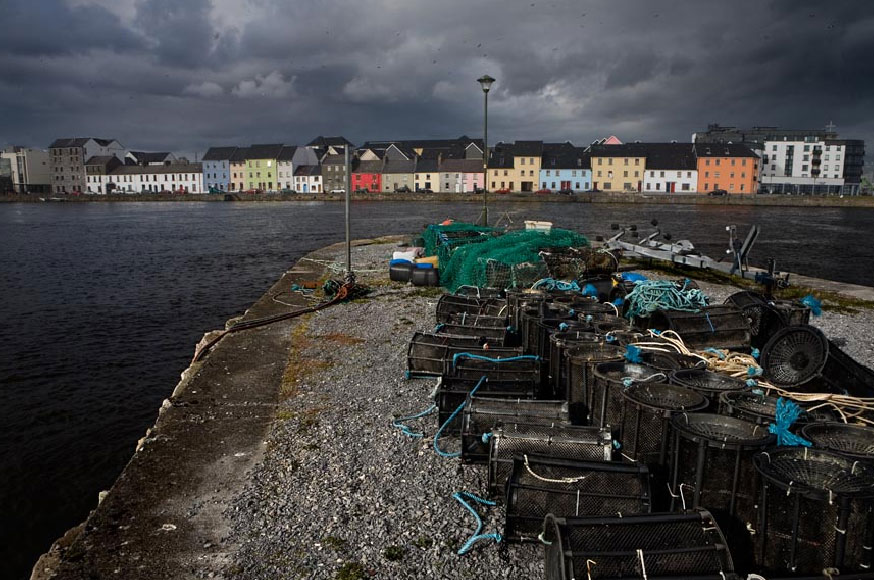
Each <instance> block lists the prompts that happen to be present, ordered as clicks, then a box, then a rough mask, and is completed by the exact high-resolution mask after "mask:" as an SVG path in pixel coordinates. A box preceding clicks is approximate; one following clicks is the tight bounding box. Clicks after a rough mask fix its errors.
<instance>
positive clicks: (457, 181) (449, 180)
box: [440, 159, 483, 193]
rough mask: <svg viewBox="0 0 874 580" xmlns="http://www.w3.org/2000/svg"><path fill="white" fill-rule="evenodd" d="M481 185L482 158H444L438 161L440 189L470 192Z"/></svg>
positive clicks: (453, 191) (452, 191)
mask: <svg viewBox="0 0 874 580" xmlns="http://www.w3.org/2000/svg"><path fill="white" fill-rule="evenodd" d="M482 186H483V162H482V159H444V160H442V161H441V162H440V191H443V192H448V193H470V192H473V191H476V190H477V189H480V188H482Z"/></svg>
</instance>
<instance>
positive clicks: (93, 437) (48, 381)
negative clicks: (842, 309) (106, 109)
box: [0, 202, 874, 578]
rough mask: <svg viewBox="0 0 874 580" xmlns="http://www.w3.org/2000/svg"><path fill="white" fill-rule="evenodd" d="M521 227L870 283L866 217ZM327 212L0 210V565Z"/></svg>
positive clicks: (104, 475)
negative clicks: (661, 239)
mask: <svg viewBox="0 0 874 580" xmlns="http://www.w3.org/2000/svg"><path fill="white" fill-rule="evenodd" d="M478 215H479V207H478V206H477V205H474V204H411V203H391V202H371V203H368V202H358V203H355V204H354V205H353V225H352V235H353V237H355V238H363V237H374V236H379V235H383V234H394V233H405V232H409V233H413V232H416V231H419V230H420V229H421V228H422V227H423V226H424V225H425V224H427V223H432V222H434V221H441V220H443V219H445V218H447V217H453V218H456V219H462V220H468V221H472V220H474V219H476V217H477V216H478ZM491 217H492V220H494V219H496V218H498V217H501V218H503V220H504V223H506V221H507V219H510V220H512V221H513V222H514V223H515V225H517V226H521V222H522V221H523V220H525V219H537V220H549V221H553V222H554V223H555V224H556V226H558V227H568V228H572V229H576V230H579V231H582V232H584V233H586V234H589V235H595V234H598V233H600V234H609V233H610V230H609V224H610V223H614V222H615V223H621V224H632V223H634V224H637V225H638V226H639V228H640V229H641V231H645V230H646V229H647V228H648V227H649V226H648V222H649V220H650V219H653V218H655V219H658V220H659V222H660V225H661V226H662V228H663V229H664V230H665V231H669V232H671V233H672V234H673V236H674V239H678V238H680V237H688V238H689V239H691V240H692V241H693V242H694V243H695V244H696V245H697V246H698V247H699V248H701V249H702V250H703V251H705V252H707V253H709V254H710V255H711V256H713V257H718V256H720V255H721V254H722V253H724V250H725V248H726V246H727V239H728V237H727V233H726V231H725V226H726V225H729V224H733V225H737V226H738V229H739V231H740V232H741V234H744V233H745V232H746V229H747V228H748V227H749V225H750V224H752V223H757V224H759V226H760V227H761V228H762V234H761V237H760V239H759V242H758V243H757V245H756V247H755V249H754V251H753V261H754V262H757V263H758V265H763V263H764V259H765V258H766V257H768V256H774V257H776V258H777V259H778V266H779V267H780V268H781V269H785V270H790V271H795V272H798V273H802V274H806V275H810V276H817V277H822V278H829V279H834V280H840V281H845V282H851V283H856V284H863V285H872V286H874V271H872V270H871V268H870V264H872V263H874V246H872V245H871V244H870V242H869V240H868V239H867V237H868V236H867V234H868V231H869V229H870V226H871V225H872V223H874V209H840V208H756V207H750V206H732V207H721V206H630V205H628V206H625V205H588V204H550V203H524V204H502V203H497V204H493V205H492V207H491ZM342 219H343V206H342V205H341V204H337V203H318V202H313V203H265V204H257V203H95V204H86V203H83V204H0V264H2V266H0V320H2V324H0V505H2V506H4V507H3V509H4V517H3V525H2V526H0V561H2V562H4V574H3V576H4V577H10V578H24V577H26V576H27V575H28V574H29V571H30V568H31V566H32V564H33V562H34V560H35V559H36V557H37V556H38V555H39V554H40V553H41V552H43V551H45V550H46V549H47V548H48V546H49V544H50V543H51V541H53V540H54V539H56V538H57V537H58V536H60V535H61V534H62V533H63V532H64V531H65V530H67V529H68V528H70V527H71V526H73V525H75V524H77V523H79V522H80V521H82V519H83V518H84V517H85V516H86V515H87V513H88V511H89V510H90V509H92V508H93V507H94V505H95V504H96V500H97V493H98V492H99V491H100V490H103V489H107V488H108V487H109V486H110V485H111V484H112V482H113V480H114V479H115V478H116V477H117V476H118V474H119V473H120V471H121V469H122V468H123V467H124V464H125V463H126V461H127V460H128V459H129V457H130V455H131V454H132V452H133V448H134V445H135V443H136V440H137V439H138V438H139V437H141V436H142V435H143V433H144V431H145V429H146V428H148V426H149V425H151V423H152V422H153V421H154V419H155V416H156V413H157V408H158V406H159V405H160V403H161V401H162V400H163V399H165V398H166V397H168V396H169V395H170V393H171V391H172V389H173V387H174V386H175V384H176V382H177V381H178V378H179V374H180V373H181V372H182V371H183V370H184V369H185V367H186V366H187V364H188V362H189V360H190V358H191V355H192V352H193V348H194V344H195V343H196V342H197V340H199V338H200V337H201V336H202V334H203V333H204V332H206V331H208V330H211V329H214V328H219V327H221V326H222V325H223V323H224V321H225V320H227V319H228V318H230V317H232V316H234V315H236V314H238V313H240V312H241V311H242V310H244V309H245V308H246V307H248V306H249V305H250V304H251V303H252V302H253V301H254V300H255V299H257V298H258V297H259V296H260V295H261V294H262V293H263V292H264V291H265V290H266V289H267V288H268V287H269V285H270V284H271V283H273V282H274V281H275V280H276V279H277V278H278V277H279V275H280V273H281V272H282V271H284V270H285V269H286V268H288V267H290V266H291V265H292V264H293V263H294V261H295V260H296V259H297V258H299V257H300V256H302V255H303V254H305V253H307V252H309V251H312V250H314V249H316V248H319V247H322V246H325V245H327V244H330V243H333V242H337V241H340V240H341V239H342V237H343V224H342Z"/></svg>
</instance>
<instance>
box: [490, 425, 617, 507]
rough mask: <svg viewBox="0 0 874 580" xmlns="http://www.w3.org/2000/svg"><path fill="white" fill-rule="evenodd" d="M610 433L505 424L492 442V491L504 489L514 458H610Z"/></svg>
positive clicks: (593, 430)
mask: <svg viewBox="0 0 874 580" xmlns="http://www.w3.org/2000/svg"><path fill="white" fill-rule="evenodd" d="M611 444H612V440H611V438H610V432H609V431H607V430H605V429H598V428H596V427H568V426H554V427H547V426H540V425H504V426H503V427H499V428H498V429H495V430H494V431H492V437H491V439H490V441H489V493H491V494H492V495H493V496H495V495H498V494H499V493H501V492H502V491H503V490H504V485H506V483H507V478H508V477H510V472H511V471H512V470H513V458H514V457H516V456H519V457H522V456H524V455H540V456H543V457H552V458H556V459H575V460H577V461H587V460H588V461H610V458H611V453H612V445H611Z"/></svg>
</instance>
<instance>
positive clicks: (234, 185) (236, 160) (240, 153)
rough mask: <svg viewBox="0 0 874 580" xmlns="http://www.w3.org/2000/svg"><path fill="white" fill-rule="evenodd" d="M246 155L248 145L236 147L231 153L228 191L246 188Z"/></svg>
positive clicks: (247, 153)
mask: <svg viewBox="0 0 874 580" xmlns="http://www.w3.org/2000/svg"><path fill="white" fill-rule="evenodd" d="M248 155H249V148H248V147H237V150H236V151H234V153H233V155H231V159H230V161H231V163H230V172H231V179H230V183H229V184H228V191H243V190H244V189H246V157H247V156H248Z"/></svg>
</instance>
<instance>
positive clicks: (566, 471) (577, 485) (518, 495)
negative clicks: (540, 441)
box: [504, 455, 650, 541]
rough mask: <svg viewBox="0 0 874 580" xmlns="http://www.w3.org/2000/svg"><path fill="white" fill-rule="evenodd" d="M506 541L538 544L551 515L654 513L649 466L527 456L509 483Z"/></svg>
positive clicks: (515, 467) (516, 465)
mask: <svg viewBox="0 0 874 580" xmlns="http://www.w3.org/2000/svg"><path fill="white" fill-rule="evenodd" d="M505 505H506V516H507V518H506V526H505V528H504V538H505V539H507V540H510V541H533V540H536V539H537V536H538V535H539V534H540V532H541V531H542V530H543V518H544V517H545V516H546V515H547V514H553V515H555V516H558V517H571V516H587V517H588V516H615V515H633V514H643V513H649V511H650V491H649V474H648V471H647V468H646V466H643V465H635V464H630V463H620V462H618V461H574V460H569V459H554V458H548V457H539V456H534V455H525V456H522V457H516V458H514V460H513V470H512V472H511V474H510V479H509V480H508V482H507V494H506V498H505Z"/></svg>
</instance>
